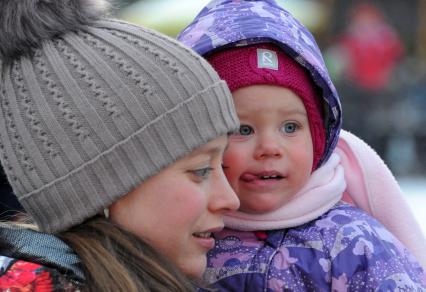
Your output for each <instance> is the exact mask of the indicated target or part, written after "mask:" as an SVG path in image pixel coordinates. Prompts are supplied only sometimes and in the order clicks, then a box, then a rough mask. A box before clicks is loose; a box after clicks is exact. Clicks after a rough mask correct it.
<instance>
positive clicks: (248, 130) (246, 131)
mask: <svg viewBox="0 0 426 292" xmlns="http://www.w3.org/2000/svg"><path fill="white" fill-rule="evenodd" d="M253 132H254V131H253V128H252V127H250V126H248V125H241V126H240V129H239V130H238V134H239V135H241V136H248V135H251V134H253Z"/></svg>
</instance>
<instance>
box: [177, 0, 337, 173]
mask: <svg viewBox="0 0 426 292" xmlns="http://www.w3.org/2000/svg"><path fill="white" fill-rule="evenodd" d="M178 40H179V41H181V42H182V43H184V44H185V45H187V46H189V47H190V48H192V49H193V50H195V51H196V52H197V53H199V54H200V55H203V56H207V55H209V54H211V53H213V52H215V51H217V50H220V49H223V48H225V47H233V46H243V45H248V44H254V43H262V42H272V43H274V44H276V45H278V46H280V47H281V48H282V49H283V50H284V51H285V52H286V53H287V54H288V55H289V56H291V57H293V58H294V59H295V60H296V61H297V62H299V63H300V64H301V65H302V66H303V67H305V68H306V69H308V70H309V72H310V73H311V76H312V79H313V80H314V82H315V83H316V85H317V86H318V87H319V88H321V89H322V95H323V100H324V109H325V128H326V133H327V134H326V136H327V141H326V150H325V153H324V155H323V157H322V158H321V160H320V163H319V165H321V164H323V162H324V161H326V160H327V159H328V158H329V157H330V155H331V153H332V152H333V150H334V148H335V146H336V144H337V140H338V138H339V132H340V128H341V124H342V108H341V105H340V101H339V96H338V94H337V92H336V88H335V87H334V85H333V83H332V82H331V79H330V76H329V74H328V71H327V68H326V66H325V64H324V60H323V58H322V55H321V51H320V49H319V48H318V45H317V43H316V41H315V39H314V37H313V36H312V34H311V33H310V32H309V31H308V30H307V29H306V28H305V27H304V26H303V25H302V24H301V23H300V22H299V21H297V20H296V19H295V18H294V17H293V16H292V15H291V14H290V13H289V12H288V11H286V10H284V9H283V8H282V7H281V6H279V5H278V4H277V3H276V2H275V1H274V0H262V1H244V0H213V1H211V2H210V3H208V4H207V5H206V6H205V7H204V8H203V9H202V10H201V12H200V13H199V14H198V15H197V16H196V17H195V19H194V21H193V22H192V23H191V24H190V25H189V26H188V27H186V28H185V29H184V30H183V31H182V32H181V33H180V34H179V36H178Z"/></svg>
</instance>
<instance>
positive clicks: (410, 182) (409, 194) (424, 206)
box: [398, 177, 426, 236]
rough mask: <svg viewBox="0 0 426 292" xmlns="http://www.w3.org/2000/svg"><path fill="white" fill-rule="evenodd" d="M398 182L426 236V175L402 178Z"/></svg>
mask: <svg viewBox="0 0 426 292" xmlns="http://www.w3.org/2000/svg"><path fill="white" fill-rule="evenodd" d="M398 182H399V184H400V186H401V188H402V191H403V193H404V195H405V196H406V199H407V201H408V204H409V205H410V207H411V209H412V210H413V212H414V216H415V217H416V218H417V220H418V222H419V224H420V227H421V228H422V230H423V234H424V235H425V236H426V177H417V178H416V177H410V178H400V179H398Z"/></svg>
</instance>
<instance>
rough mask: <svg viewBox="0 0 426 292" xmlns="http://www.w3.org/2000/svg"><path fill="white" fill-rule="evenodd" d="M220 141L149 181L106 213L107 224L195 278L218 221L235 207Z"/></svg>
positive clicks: (223, 143)
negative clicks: (144, 243) (119, 228)
mask: <svg viewBox="0 0 426 292" xmlns="http://www.w3.org/2000/svg"><path fill="white" fill-rule="evenodd" d="M226 145H227V138H226V136H222V137H220V138H217V139H215V140H213V141H210V142H209V143H207V144H206V145H204V146H203V147H200V148H198V149H197V150H195V151H194V152H192V153H191V154H190V155H188V156H185V157H184V158H182V159H180V160H178V161H177V162H175V163H173V164H172V165H170V166H168V167H167V168H165V169H164V170H162V171H161V172H160V173H158V174H156V175H155V176H152V177H151V178H149V179H148V180H146V181H145V182H143V183H142V184H141V185H139V187H137V188H136V189H134V190H133V191H131V192H130V193H129V194H127V195H126V196H124V197H122V198H121V199H119V200H118V201H117V202H115V203H114V204H113V205H112V206H111V207H110V217H111V220H113V221H114V222H116V223H118V224H119V225H120V226H122V227H123V228H125V229H127V230H129V231H131V232H132V233H134V234H136V235H137V236H139V237H140V238H141V239H143V240H145V241H146V242H147V243H148V244H150V245H151V246H152V247H154V248H155V249H157V250H158V251H159V252H160V253H162V254H163V255H165V256H167V257H168V258H169V259H170V260H171V261H172V262H173V263H175V264H176V265H177V266H178V267H179V268H180V269H181V270H182V271H183V272H184V273H185V274H186V275H187V276H189V277H191V278H198V277H200V276H201V275H202V273H203V272H204V270H205V267H206V253H207V251H208V250H209V249H211V248H213V247H214V239H213V237H212V236H211V234H212V233H213V232H216V231H219V230H221V229H222V228H223V226H224V223H223V218H222V215H223V213H224V212H225V211H229V210H236V209H238V207H239V201H238V199H237V197H236V195H235V193H234V192H233V191H232V189H231V187H230V186H229V184H228V182H227V180H226V177H225V175H224V173H223V171H222V155H223V152H224V150H225V147H226Z"/></svg>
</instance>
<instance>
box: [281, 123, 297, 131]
mask: <svg viewBox="0 0 426 292" xmlns="http://www.w3.org/2000/svg"><path fill="white" fill-rule="evenodd" d="M297 128H298V125H297V124H296V123H294V122H289V123H285V124H284V125H283V126H282V128H281V130H282V131H283V132H284V133H286V134H292V133H294V132H296V130H297Z"/></svg>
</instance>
